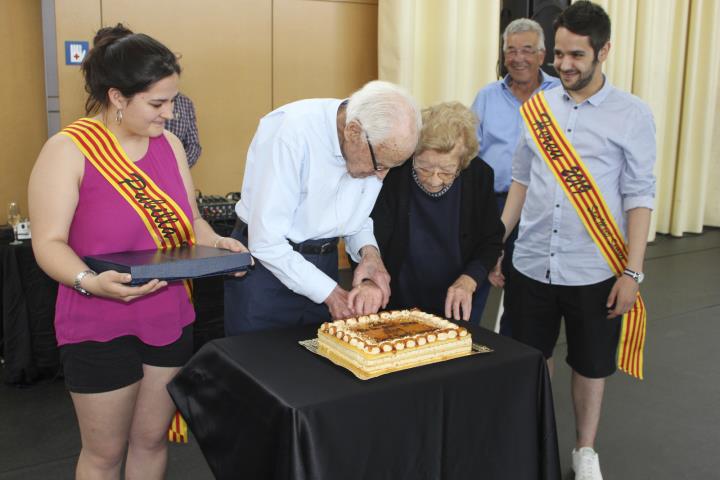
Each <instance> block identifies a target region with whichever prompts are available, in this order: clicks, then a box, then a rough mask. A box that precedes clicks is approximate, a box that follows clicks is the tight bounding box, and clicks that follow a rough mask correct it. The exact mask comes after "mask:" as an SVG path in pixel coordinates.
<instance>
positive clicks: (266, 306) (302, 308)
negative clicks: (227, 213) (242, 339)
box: [224, 228, 338, 336]
mask: <svg viewBox="0 0 720 480" xmlns="http://www.w3.org/2000/svg"><path fill="white" fill-rule="evenodd" d="M232 236H233V237H234V238H237V239H238V240H240V241H241V242H243V243H245V244H246V245H247V243H246V242H247V236H246V232H245V231H243V230H242V229H241V228H236V230H235V231H233V235H232ZM302 255H303V257H304V258H305V260H307V261H309V262H310V263H312V264H313V265H315V266H316V267H318V268H319V269H320V270H321V271H322V272H323V273H325V274H326V275H328V276H329V277H330V278H332V279H333V280H336V281H337V279H338V255H337V250H336V251H334V252H332V253H323V254H302ZM224 308H225V334H226V335H228V336H232V335H238V334H240V333H243V332H251V331H256V330H267V329H271V328H282V327H289V326H295V325H307V324H317V323H322V322H325V321H328V320H330V312H329V310H328V307H327V305H325V304H324V303H320V304H317V303H315V302H313V301H312V300H310V299H309V298H307V297H305V296H303V295H298V294H297V293H295V292H293V291H292V290H290V289H289V288H287V287H286V286H285V285H284V284H283V283H282V282H281V281H280V280H278V279H277V277H276V276H275V275H273V274H272V273H271V272H270V271H269V270H268V269H267V268H265V267H264V266H263V265H262V263H261V262H259V261H257V260H255V268H254V269H252V270H251V271H249V272H248V273H247V275H245V276H244V277H241V278H234V277H230V278H228V279H226V280H225V307H224Z"/></svg>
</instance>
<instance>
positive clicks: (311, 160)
mask: <svg viewBox="0 0 720 480" xmlns="http://www.w3.org/2000/svg"><path fill="white" fill-rule="evenodd" d="M420 126H421V119H420V113H419V109H418V107H417V105H416V104H415V101H414V100H413V98H412V97H411V96H410V95H409V94H408V93H407V92H406V91H405V90H403V89H401V88H400V87H398V86H396V85H393V84H391V83H388V82H381V81H374V82H370V83H368V84H367V85H365V86H364V87H363V88H362V89H360V90H358V91H357V92H355V93H354V94H353V95H352V96H350V98H349V99H347V100H342V99H333V98H326V99H310V100H300V101H297V102H293V103H290V104H288V105H284V106H282V107H280V108H278V109H276V110H274V111H273V112H270V113H269V114H267V115H266V116H265V117H263V118H262V119H261V120H260V125H259V126H258V129H257V132H256V133H255V136H254V137H253V140H252V143H251V144H250V148H249V150H248V155H247V163H246V165H245V176H244V179H243V186H242V197H241V198H240V201H239V202H238V203H237V206H236V207H235V210H236V212H237V215H238V218H239V219H240V221H241V222H240V223H239V225H238V227H236V231H235V232H233V236H235V237H236V238H243V239H245V238H247V242H248V243H247V245H248V248H249V249H250V251H251V253H252V254H253V256H254V257H255V258H256V259H257V260H258V263H257V265H256V268H255V269H254V271H252V272H250V273H249V274H248V275H247V276H246V277H244V279H243V281H240V282H237V281H235V280H236V279H235V278H230V279H227V280H226V281H225V331H226V333H227V334H228V335H236V334H238V333H240V332H244V331H250V330H261V329H267V328H273V327H282V326H289V325H299V324H309V323H320V322H322V321H325V320H329V319H330V318H331V317H332V318H334V319H338V318H345V317H350V316H354V315H364V314H367V313H375V312H376V311H377V310H378V308H380V307H381V306H385V305H386V304H387V302H388V300H389V296H390V276H389V275H388V273H387V270H386V269H385V266H384V264H383V261H382V259H381V258H380V253H379V250H378V247H377V242H376V240H375V236H374V235H373V224H372V220H371V219H370V212H371V211H372V208H373V205H374V204H375V200H376V198H377V196H378V193H379V192H380V188H381V187H382V179H383V178H385V175H387V172H388V170H389V169H390V168H393V167H396V166H398V165H401V164H402V163H404V162H405V160H406V159H408V158H409V157H410V156H411V155H412V153H413V152H414V151H415V145H416V144H417V140H418V135H419V132H420ZM340 237H342V238H344V239H345V245H346V249H347V252H348V254H349V255H350V257H351V258H352V259H353V261H355V262H357V263H358V267H357V268H356V269H355V272H354V276H353V285H354V288H353V290H352V291H350V292H348V291H346V290H344V289H343V288H342V287H340V286H339V285H338V283H337V277H338V266H337V241H338V238H340ZM237 280H239V279H237Z"/></svg>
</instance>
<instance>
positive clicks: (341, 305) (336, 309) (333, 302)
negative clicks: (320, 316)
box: [325, 285, 353, 320]
mask: <svg viewBox="0 0 720 480" xmlns="http://www.w3.org/2000/svg"><path fill="white" fill-rule="evenodd" d="M325 304H326V305H327V306H328V309H329V310H330V316H331V317H332V319H333V320H339V319H341V318H348V317H352V316H353V312H352V310H351V309H350V307H349V306H348V291H347V290H345V289H344V288H342V287H341V286H340V285H335V288H334V289H333V291H332V292H330V295H328V297H327V298H326V299H325Z"/></svg>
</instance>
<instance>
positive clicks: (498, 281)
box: [488, 254, 505, 288]
mask: <svg viewBox="0 0 720 480" xmlns="http://www.w3.org/2000/svg"><path fill="white" fill-rule="evenodd" d="M504 256H505V255H504V254H503V255H500V258H498V261H497V263H496V264H495V268H493V269H492V271H491V272H490V273H489V274H488V282H490V285H492V286H493V287H497V288H503V287H504V286H505V275H503V273H502V261H503V257H504Z"/></svg>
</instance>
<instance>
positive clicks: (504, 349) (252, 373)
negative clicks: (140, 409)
mask: <svg viewBox="0 0 720 480" xmlns="http://www.w3.org/2000/svg"><path fill="white" fill-rule="evenodd" d="M315 332H316V327H313V326H301V327H293V328H288V329H279V330H269V331H261V332H252V333H247V334H243V335H240V336H237V337H232V338H225V339H220V340H215V341H212V342H210V343H208V344H207V345H205V347H203V348H202V349H201V350H200V351H199V352H198V353H197V354H196V355H195V356H194V357H193V358H192V359H191V360H190V362H189V363H188V364H187V365H186V366H185V368H183V369H182V370H181V372H180V373H179V374H178V375H177V377H176V378H175V379H174V380H173V381H172V382H171V384H170V385H169V387H168V389H169V391H170V394H171V395H172V397H173V399H174V401H175V403H176V404H177V406H178V408H179V409H180V411H181V412H182V414H183V416H184V417H185V418H186V420H187V421H188V424H189V425H190V428H191V430H192V432H193V434H194V436H195V438H196V439H197V441H198V443H199V444H200V447H201V449H202V451H203V453H204V455H205V457H206V459H207V461H208V464H209V465H210V468H211V469H212V471H213V473H214V474H215V475H216V477H217V478H219V479H253V480H256V479H297V480H337V479H343V480H351V479H358V480H361V479H373V480H375V479H377V480H380V479H393V480H402V479H408V480H440V479H443V480H444V479H447V480H450V479H453V480H455V479H457V480H469V479H502V480H506V479H513V480H522V479H533V480H536V479H560V468H559V457H558V448H557V435H556V431H555V416H554V412H553V403H552V392H551V387H550V380H549V378H548V374H547V369H546V366H545V360H544V359H543V357H542V355H541V353H540V352H538V351H537V350H534V349H532V348H530V347H527V346H524V345H522V344H520V343H517V342H515V341H514V340H512V339H509V338H505V337H500V336H498V335H495V334H494V333H492V332H489V331H487V330H484V329H481V328H473V327H471V332H472V334H473V339H474V340H475V341H476V342H478V343H481V344H484V345H487V346H489V347H491V348H493V349H494V350H495V351H494V352H492V353H487V354H477V355H472V356H469V357H464V358H459V359H455V360H451V361H448V362H443V363H438V364H434V365H429V366H424V367H419V368H415V369H411V370H407V371H402V372H397V373H393V374H389V375H385V376H382V377H379V378H376V379H373V380H369V381H361V380H358V379H356V378H355V377H354V376H352V374H350V373H349V372H348V371H346V370H344V369H342V368H340V367H337V366H335V365H333V364H332V363H330V362H329V361H328V360H326V359H324V358H322V357H320V356H318V355H315V354H313V353H311V352H309V351H307V350H306V349H304V348H303V347H301V346H300V345H298V343H297V342H298V341H299V340H304V339H308V338H312V337H314V336H315Z"/></svg>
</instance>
